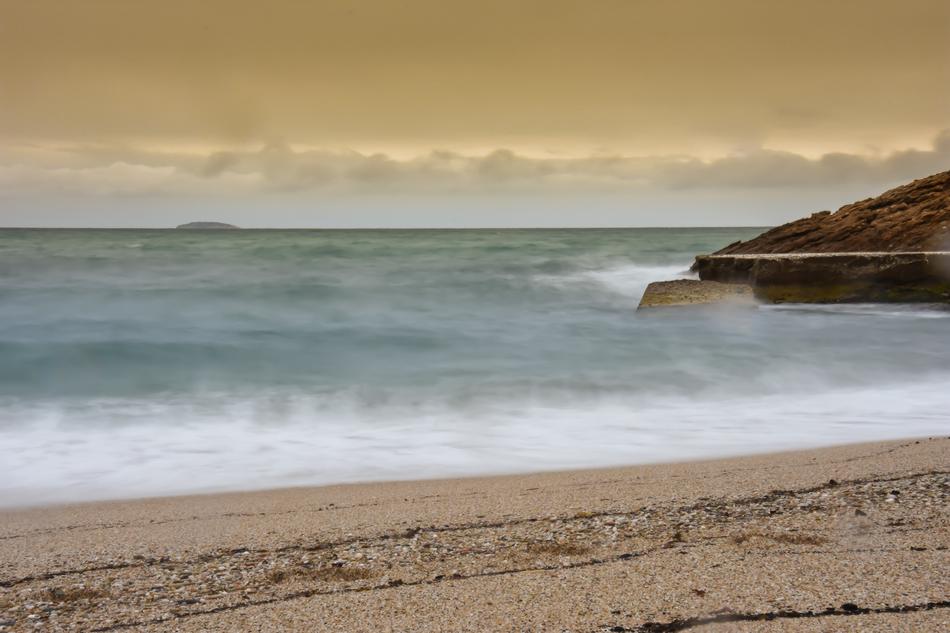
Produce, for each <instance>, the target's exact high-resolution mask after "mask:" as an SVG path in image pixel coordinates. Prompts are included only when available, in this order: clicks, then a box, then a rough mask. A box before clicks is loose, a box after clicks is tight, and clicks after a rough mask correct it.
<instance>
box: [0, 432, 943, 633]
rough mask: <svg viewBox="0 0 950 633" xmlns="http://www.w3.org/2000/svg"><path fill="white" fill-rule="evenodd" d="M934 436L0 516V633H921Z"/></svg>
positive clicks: (939, 617)
mask: <svg viewBox="0 0 950 633" xmlns="http://www.w3.org/2000/svg"><path fill="white" fill-rule="evenodd" d="M948 547H950V439H947V438H929V439H928V438H921V439H919V440H905V441H900V442H887V443H875V444H859V445H850V446H843V447H834V448H826V449H819V450H809V451H798V452H787V453H780V454H772V455H760V456H752V457H742V458H733V459H724V460H716V461H705V462H693V463H681V464H668V465H649V466H636V467H628V468H615V469H603V470H586V471H575V472H560V473H542V474H533V475H521V476H506V477H489V478H473V479H456V480H437V481H419V482H400V483H379V484H361V485H341V486H330V487H320V488H295V489H286V490H274V491H266V492H249V493H236V494H218V495H204V496H191V497H174V498H161V499H144V500H135V501H127V502H109V503H92V504H81V505H72V506H58V507H49V508H34V509H24V510H12V511H5V512H3V513H2V514H0V629H2V630H4V631H32V630H68V631H88V632H94V631H577V632H597V631H638V632H639V631H643V632H645V631H682V630H703V631H877V630H880V631H938V630H947V628H948V627H950V576H948V574H947V573H946V572H947V569H950V550H948V549H947V548H948Z"/></svg>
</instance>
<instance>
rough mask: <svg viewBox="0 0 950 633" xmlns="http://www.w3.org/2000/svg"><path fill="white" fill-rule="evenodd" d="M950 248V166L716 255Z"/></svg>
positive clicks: (816, 214)
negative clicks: (946, 169) (949, 169)
mask: <svg viewBox="0 0 950 633" xmlns="http://www.w3.org/2000/svg"><path fill="white" fill-rule="evenodd" d="M943 250H950V171H944V172H941V173H939V174H934V175H933V176H929V177H927V178H921V179H920V180H915V181H913V182H911V183H909V184H906V185H902V186H900V187H897V188H896V189H891V190H890V191H887V192H885V193H883V194H881V195H880V196H878V197H876V198H868V199H867V200H861V201H860V202H854V203H851V204H848V205H845V206H843V207H841V208H840V209H838V210H837V211H835V212H834V213H832V212H830V211H821V212H819V213H813V214H812V215H811V216H809V217H807V218H802V219H801V220H795V221H794V222H789V223H788V224H783V225H782V226H779V227H776V228H774V229H772V230H770V231H766V232H765V233H763V234H762V235H759V236H758V237H756V238H753V239H751V240H748V241H746V242H735V243H733V244H730V245H729V246H727V247H725V248H723V249H721V250H719V251H716V252H715V253H714V255H738V254H760V253H865V252H900V251H905V252H906V251H943Z"/></svg>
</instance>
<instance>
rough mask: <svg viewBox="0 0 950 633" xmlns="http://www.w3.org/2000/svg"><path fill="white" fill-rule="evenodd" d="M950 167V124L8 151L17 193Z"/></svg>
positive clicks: (800, 176) (426, 187) (378, 189)
mask: <svg viewBox="0 0 950 633" xmlns="http://www.w3.org/2000/svg"><path fill="white" fill-rule="evenodd" d="M945 169H950V130H945V131H943V132H941V133H940V134H938V135H937V136H936V138H935V139H934V141H933V144H932V146H931V147H930V148H929V149H926V150H920V149H908V150H902V151H896V152H892V153H889V154H884V155H861V154H849V153H840V152H839V153H829V154H824V155H822V156H820V157H817V158H808V157H805V156H802V155H799V154H796V153H793V152H788V151H777V150H770V149H761V148H760V149H755V150H751V151H745V152H741V153H736V154H731V155H728V156H723V157H720V158H717V159H713V160H701V159H698V158H694V157H689V156H679V155H672V156H663V155H660V156H624V155H619V154H611V155H592V156H585V157H576V158H564V157H534V156H527V155H523V154H518V153H516V152H514V151H512V150H509V149H497V150H494V151H491V152H488V153H485V154H479V155H468V154H463V153H459V152H453V151H448V150H433V151H430V152H428V153H425V154H422V155H419V156H416V157H412V158H402V159H397V158H394V157H392V156H389V155H387V154H383V153H360V152H356V151H325V150H294V149H292V148H291V147H290V146H289V145H287V144H284V143H271V144H267V145H264V146H262V147H260V148H258V149H253V150H242V151H234V150H227V151H213V152H208V153H170V152H158V151H148V150H143V149H135V148H131V147H128V146H115V147H110V146H76V147H72V148H66V149H58V150H55V151H49V150H47V151H44V152H38V151H36V150H35V148H28V149H27V150H21V151H19V152H11V151H8V152H6V153H5V154H4V155H2V156H0V191H2V192H3V195H6V196H29V195H38V194H68V195H86V196H170V195H202V196H224V197H227V196H245V195H277V194H281V193H308V192H309V193H321V192H324V193H335V194H338V193H343V194H373V193H399V192H405V193H412V194H421V195H425V194H428V193H432V194H454V193H461V194H466V195H477V194H491V193H495V192H509V193H511V192H514V193H517V192H542V193H543V192H572V191H573V192H582V193H583V192H642V191H676V190H736V189H767V188H784V187H822V186H838V185H842V184H864V183H867V184H869V185H876V184H886V183H892V182H899V181H905V180H910V179H913V178H918V177H922V176H926V175H929V174H931V173H935V172H938V171H942V170H945Z"/></svg>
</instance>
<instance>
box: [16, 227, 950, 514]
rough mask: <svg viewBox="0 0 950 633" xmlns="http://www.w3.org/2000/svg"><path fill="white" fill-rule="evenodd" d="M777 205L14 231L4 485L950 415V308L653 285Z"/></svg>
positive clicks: (391, 466)
mask: <svg viewBox="0 0 950 633" xmlns="http://www.w3.org/2000/svg"><path fill="white" fill-rule="evenodd" d="M758 232H759V230H758V229H727V228H722V229H604V230H598V229H595V230H573V229H572V230H497V231H496V230H471V231H448V230H430V231H417V230H412V231H410V230H406V231H247V230H245V231H221V232H218V231H211V232H181V231H178V232H176V231H140V230H110V231H97V230H81V231H80V230H3V231H0V430H2V433H3V435H2V437H3V447H2V450H0V467H2V471H3V472H4V473H6V476H5V477H4V478H3V479H2V481H0V504H7V505H10V504H20V503H35V502H46V501H63V500H79V499H91V498H105V497H122V496H135V495H147V494H165V493H179V492H192V491H204V490H223V489H242V488H252V487H262V486H279V485H292V484H310V483H329V482H339V481H356V480H367V479H393V478H413V477H426V476H442V475H457V474H479V473H490V472H491V473H493V472H514V471H524V470H538V469H547V468H564V467H578V466H598V465H607V464H620V463H633V462H646V461H659V460H669V459H683V458H691V457H699V456H709V455H723V454H732V453H743V452H752V451H761V450H770V449H776V448H788V447H796V446H811V445H818V444H825V443H832V442H841V441H859V440H863V439H878V438H886V437H902V436H907V435H915V434H924V435H926V434H933V433H946V432H947V431H948V430H950V428H948V427H950V423H948V421H947V417H946V413H945V412H946V411H947V410H950V406H948V405H950V389H948V385H950V345H948V343H950V329H948V328H950V320H948V317H950V312H947V311H944V310H939V309H935V308H895V307H886V306H844V307H825V308H821V307H814V306H813V307H810V308H805V307H796V306H787V307H781V308H778V307H769V308H760V309H758V310H752V311H735V312H730V311H714V312H712V313H709V312H703V311H695V310H685V311H672V312H669V311H664V312H663V313H662V314H648V313H637V312H636V311H635V308H636V305H637V302H638V300H639V298H640V295H641V294H642V291H643V289H644V287H645V286H646V284H647V283H648V282H649V281H651V280H656V279H668V278H674V277H676V276H685V275H686V272H685V271H686V269H687V268H688V266H689V264H690V262H691V260H692V257H693V255H694V254H696V253H700V252H709V251H712V250H715V249H716V248H719V247H721V246H723V245H725V244H728V243H730V242H732V241H735V240H736V239H744V238H748V237H751V236H753V235H755V234H757V233H758Z"/></svg>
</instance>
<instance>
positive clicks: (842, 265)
mask: <svg viewBox="0 0 950 633" xmlns="http://www.w3.org/2000/svg"><path fill="white" fill-rule="evenodd" d="M695 268H696V270H697V272H698V273H699V277H700V279H702V280H703V281H718V282H721V283H744V284H749V285H750V286H752V288H753V291H754V293H755V296H756V297H757V298H759V299H762V300H765V301H770V302H773V303H785V302H799V303H838V302H862V301H869V302H901V303H917V302H926V303H935V302H940V303H946V302H950V252H906V253H782V254H764V255H700V256H698V257H697V258H696V264H695Z"/></svg>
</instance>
